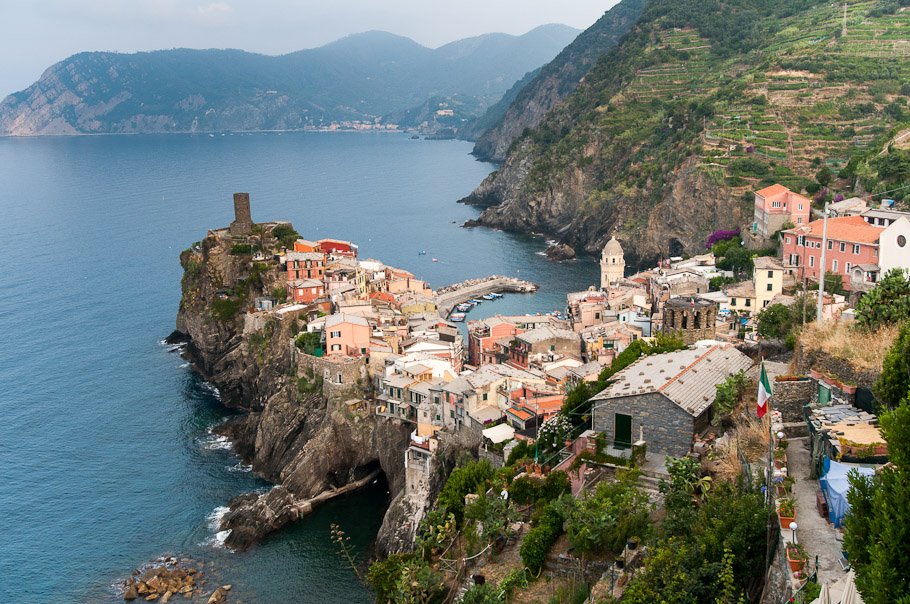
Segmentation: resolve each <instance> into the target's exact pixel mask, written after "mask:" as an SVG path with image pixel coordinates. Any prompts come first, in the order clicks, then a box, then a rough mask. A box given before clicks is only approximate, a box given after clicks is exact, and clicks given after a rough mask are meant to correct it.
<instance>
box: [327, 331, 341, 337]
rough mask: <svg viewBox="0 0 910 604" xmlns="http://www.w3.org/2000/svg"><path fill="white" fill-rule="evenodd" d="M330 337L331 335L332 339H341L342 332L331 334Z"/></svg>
mask: <svg viewBox="0 0 910 604" xmlns="http://www.w3.org/2000/svg"><path fill="white" fill-rule="evenodd" d="M329 335H330V336H331V337H333V338H340V337H341V332H340V331H333V332H332V333H331V334H329Z"/></svg>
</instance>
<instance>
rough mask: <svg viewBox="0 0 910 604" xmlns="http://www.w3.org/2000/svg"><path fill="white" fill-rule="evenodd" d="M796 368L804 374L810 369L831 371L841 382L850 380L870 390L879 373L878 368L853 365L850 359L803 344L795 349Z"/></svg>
mask: <svg viewBox="0 0 910 604" xmlns="http://www.w3.org/2000/svg"><path fill="white" fill-rule="evenodd" d="M796 368H797V372H798V373H800V374H804V375H808V374H809V371H810V370H812V369H815V370H816V371H820V372H822V373H823V374H825V375H827V374H829V373H831V374H834V375H836V376H837V377H838V378H839V379H840V380H841V381H842V382H852V383H854V384H856V385H857V386H863V387H865V388H869V389H870V390H871V389H872V386H873V385H874V384H875V381H876V380H877V379H878V376H879V374H880V372H879V371H878V370H873V369H862V368H858V367H854V366H853V365H851V364H850V361H847V360H845V359H842V358H839V357H836V356H833V355H830V354H828V353H827V352H825V351H823V350H806V349H805V348H804V347H803V346H800V347H799V349H798V351H797V355H796Z"/></svg>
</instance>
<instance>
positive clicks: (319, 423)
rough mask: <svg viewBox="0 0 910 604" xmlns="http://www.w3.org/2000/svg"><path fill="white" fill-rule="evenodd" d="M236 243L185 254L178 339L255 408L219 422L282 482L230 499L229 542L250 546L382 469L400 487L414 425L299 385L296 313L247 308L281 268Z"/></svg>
mask: <svg viewBox="0 0 910 604" xmlns="http://www.w3.org/2000/svg"><path fill="white" fill-rule="evenodd" d="M265 239H266V247H268V240H269V239H270V238H268V237H266V238H265ZM235 245H236V239H231V238H226V237H225V238H218V237H211V236H210V237H208V238H206V239H205V240H204V241H203V242H202V243H201V244H200V245H199V246H197V247H195V248H193V249H189V250H186V251H184V252H183V253H182V254H181V264H182V265H183V267H184V277H183V280H182V290H183V298H182V300H181V303H180V310H179V312H178V316H177V330H176V331H175V332H174V334H172V336H171V339H172V340H184V341H186V342H187V347H186V354H187V355H188V356H189V357H190V358H191V359H192V360H193V361H194V363H195V365H196V367H198V369H199V370H200V371H201V372H202V373H203V375H205V376H206V378H207V379H208V380H209V381H210V382H211V383H212V384H213V385H215V386H216V387H218V389H219V391H220V392H221V398H222V401H223V402H224V404H226V405H228V406H231V407H239V408H243V409H246V410H248V411H249V413H248V414H246V415H242V416H238V417H237V418H234V419H232V420H230V421H229V422H227V423H226V424H224V425H223V426H221V427H219V429H218V431H219V432H220V433H222V434H225V435H227V436H229V437H230V438H231V440H232V441H233V443H234V447H235V450H236V451H237V452H238V454H240V455H241V457H243V459H244V460H245V461H246V462H247V463H250V464H252V466H253V471H254V472H256V473H257V474H259V475H260V476H262V477H263V478H265V479H267V480H269V481H271V482H275V483H276V484H278V485H279V486H277V487H276V488H274V489H273V490H272V491H270V492H269V493H268V494H267V495H265V496H262V497H258V496H256V495H255V494H251V495H248V496H242V497H239V498H235V500H232V502H231V507H232V511H231V512H230V513H229V514H228V515H227V516H226V517H225V519H224V521H223V524H222V530H225V529H230V530H231V535H230V536H229V537H228V540H227V542H226V543H227V545H228V546H230V547H234V548H237V549H244V548H246V547H249V546H250V545H251V544H253V543H255V542H256V541H258V540H259V539H261V538H262V537H263V536H264V535H265V534H267V533H268V532H271V531H274V530H277V529H279V528H280V527H281V526H283V525H284V524H286V523H287V522H290V521H292V520H295V519H297V518H299V517H300V516H301V515H304V514H306V513H308V512H309V511H310V510H311V509H312V508H313V507H314V506H315V505H318V503H320V502H321V501H324V500H325V499H328V498H331V497H332V496H335V495H336V494H338V493H343V492H346V490H347V489H349V488H350V487H351V486H352V485H359V484H360V483H362V482H363V481H365V480H366V481H368V480H372V479H374V477H375V474H376V473H377V472H378V471H381V472H383V473H384V474H385V476H386V478H387V480H388V483H389V489H390V491H391V493H392V495H393V496H394V495H397V494H398V493H399V492H400V491H401V490H402V489H403V487H404V451H405V450H406V449H407V443H408V441H409V434H410V428H409V427H408V425H407V424H405V423H404V422H401V421H399V420H393V419H386V418H378V417H376V416H375V415H373V414H372V413H371V412H370V411H369V410H368V409H362V410H352V409H350V408H349V407H347V406H346V405H344V404H343V403H342V402H341V401H339V400H338V399H337V397H336V398H335V399H334V400H330V399H329V398H327V397H325V396H323V395H322V393H320V392H316V393H309V394H301V393H299V392H298V388H297V376H296V371H289V368H290V367H291V364H292V358H291V351H290V350H291V345H292V342H293V338H294V335H295V334H296V333H297V329H296V327H297V326H298V317H297V316H296V315H295V314H294V313H285V314H284V315H281V316H280V318H279V317H268V318H266V317H263V316H259V317H258V318H256V319H255V320H253V319H252V318H251V317H252V315H247V313H246V309H247V305H248V302H247V300H252V299H253V298H254V297H255V296H258V295H263V293H264V292H269V291H270V290H271V289H272V288H273V287H275V286H276V285H278V286H280V285H282V283H283V277H282V276H281V274H280V272H279V268H280V267H279V266H278V265H277V263H276V264H275V265H271V264H267V263H254V262H252V259H251V258H250V256H248V255H235V254H232V253H231V252H232V248H233V247H234V246H235ZM393 532H394V531H393Z"/></svg>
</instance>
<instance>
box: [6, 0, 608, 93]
mask: <svg viewBox="0 0 910 604" xmlns="http://www.w3.org/2000/svg"><path fill="white" fill-rule="evenodd" d="M617 1H618V0H451V1H449V2H439V1H438V0H371V1H368V0H321V1H319V2H316V1H313V0H296V1H295V0H215V1H213V0H20V1H15V0H0V99H2V98H3V97H4V96H6V95H7V94H9V93H11V92H15V91H18V90H21V89H23V88H26V87H27V86H29V85H30V84H32V83H33V82H34V81H35V80H37V79H38V78H39V77H40V75H41V73H42V72H43V71H44V70H45V69H46V68H47V67H49V66H51V65H53V64H54V63H56V62H58V61H61V60H63V59H65V58H66V57H68V56H70V55H72V54H75V53H77V52H82V51H86V50H111V51H120V52H134V51H138V50H156V49H161V48H176V47H188V48H241V49H243V50H250V51H254V52H261V53H265V54H282V53H286V52H291V51H294V50H300V49H302V48H312V47H315V46H320V45H322V44H325V43H326V42H331V41H332V40H335V39H337V38H340V37H342V36H345V35H347V34H351V33H356V32H361V31H366V30H370V29H380V30H385V31H390V32H392V33H395V34H400V35H403V36H407V37H409V38H413V39H414V40H416V41H417V42H419V43H421V44H423V45H425V46H430V47H434V48H435V47H437V46H441V45H442V44H445V43H447V42H451V41H453V40H457V39H459V38H465V37H468V36H475V35H478V34H483V33H489V32H505V33H509V34H523V33H525V32H526V31H528V30H530V29H533V28H534V27H536V26H538V25H542V24H544V23H564V24H566V25H571V26H572V27H576V28H578V29H585V28H587V27H588V26H590V25H591V24H592V23H594V21H596V20H597V19H598V18H599V17H600V16H601V15H602V14H603V12H604V11H605V10H607V9H609V8H610V7H611V6H612V5H614V4H616V2H617Z"/></svg>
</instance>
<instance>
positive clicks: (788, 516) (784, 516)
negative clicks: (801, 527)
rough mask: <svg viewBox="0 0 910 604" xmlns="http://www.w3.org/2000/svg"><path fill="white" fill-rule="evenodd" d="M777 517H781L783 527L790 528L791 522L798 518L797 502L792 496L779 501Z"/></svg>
mask: <svg viewBox="0 0 910 604" xmlns="http://www.w3.org/2000/svg"><path fill="white" fill-rule="evenodd" d="M777 517H778V518H780V526H781V528H784V529H786V528H789V527H790V523H791V522H793V521H794V520H796V502H795V501H793V498H792V497H784V498H783V499H781V500H780V501H778V502H777Z"/></svg>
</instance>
